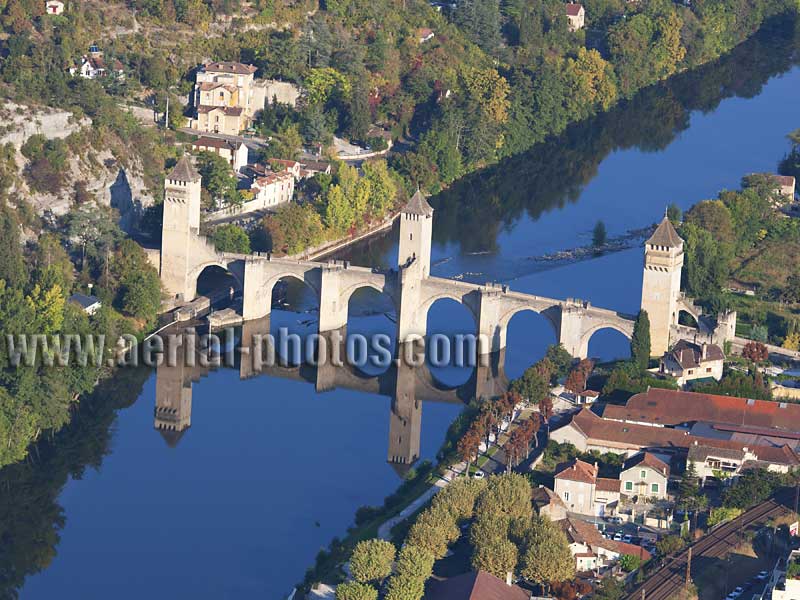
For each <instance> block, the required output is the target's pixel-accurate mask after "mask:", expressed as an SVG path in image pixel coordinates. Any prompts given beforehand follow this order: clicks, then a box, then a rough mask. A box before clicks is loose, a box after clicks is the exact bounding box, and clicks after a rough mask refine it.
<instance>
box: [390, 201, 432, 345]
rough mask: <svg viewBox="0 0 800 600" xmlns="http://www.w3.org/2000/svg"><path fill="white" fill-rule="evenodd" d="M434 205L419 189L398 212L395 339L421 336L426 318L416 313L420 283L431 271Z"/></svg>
mask: <svg viewBox="0 0 800 600" xmlns="http://www.w3.org/2000/svg"><path fill="white" fill-rule="evenodd" d="M432 235H433V208H431V205H430V204H428V201H427V200H426V199H425V196H423V195H422V192H420V191H419V190H417V191H416V193H415V194H414V195H413V196H412V197H411V200H409V202H408V204H406V206H405V208H403V210H402V211H401V213H400V243H399V245H398V246H399V247H398V253H397V265H398V267H399V269H400V310H399V314H398V316H397V317H398V318H397V341H398V342H399V343H402V342H404V341H407V340H408V339H409V337H410V336H416V335H419V336H424V335H425V328H426V325H427V324H426V322H425V320H424V316H421V315H419V314H417V311H418V309H419V297H420V286H421V282H422V280H423V279H427V278H428V277H429V276H430V273H431V236H432Z"/></svg>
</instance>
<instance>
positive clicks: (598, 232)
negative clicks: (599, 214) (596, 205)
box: [592, 221, 608, 248]
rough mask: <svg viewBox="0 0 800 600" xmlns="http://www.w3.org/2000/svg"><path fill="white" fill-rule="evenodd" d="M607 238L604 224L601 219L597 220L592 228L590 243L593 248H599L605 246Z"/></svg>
mask: <svg viewBox="0 0 800 600" xmlns="http://www.w3.org/2000/svg"><path fill="white" fill-rule="evenodd" d="M607 240H608V234H607V233H606V225H605V223H603V222H602V221H598V222H597V224H596V225H595V226H594V229H593V230H592V245H593V246H594V247H595V248H600V247H602V246H605V244H606V241H607Z"/></svg>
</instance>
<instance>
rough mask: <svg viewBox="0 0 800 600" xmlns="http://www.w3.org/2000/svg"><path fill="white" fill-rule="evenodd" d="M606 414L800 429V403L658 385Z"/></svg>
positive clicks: (661, 420)
mask: <svg viewBox="0 0 800 600" xmlns="http://www.w3.org/2000/svg"><path fill="white" fill-rule="evenodd" d="M603 417H604V418H606V419H615V420H619V421H635V422H643V423H653V424H656V425H664V426H670V425H672V426H674V425H679V424H681V423H688V422H693V421H703V422H706V423H723V424H726V425H742V426H745V427H764V428H770V429H772V430H778V431H773V435H780V430H783V431H788V432H795V433H796V432H797V431H798V430H800V404H790V403H781V402H771V401H769V400H749V399H747V398H736V397H733V396H717V395H714V394H699V393H696V392H681V391H675V390H662V389H656V388H651V389H649V390H648V391H646V392H643V393H641V394H636V395H635V396H632V397H631V398H630V399H629V400H628V403H627V404H626V405H625V406H614V405H609V406H606V408H605V410H604V411H603Z"/></svg>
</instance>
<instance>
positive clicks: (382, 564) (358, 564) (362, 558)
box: [350, 539, 396, 583]
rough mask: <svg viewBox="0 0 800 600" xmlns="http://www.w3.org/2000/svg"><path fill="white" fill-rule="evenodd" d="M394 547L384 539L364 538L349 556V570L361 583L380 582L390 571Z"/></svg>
mask: <svg viewBox="0 0 800 600" xmlns="http://www.w3.org/2000/svg"><path fill="white" fill-rule="evenodd" d="M395 552H396V551H395V547H394V545H393V544H392V543H391V542H387V541H386V540H379V539H372V540H364V541H361V542H359V543H358V544H356V547H355V548H354V549H353V553H352V555H351V556H350V572H351V573H352V574H353V578H354V579H355V580H356V581H359V582H361V583H369V582H373V581H375V582H380V581H382V580H383V579H385V578H386V577H388V576H389V574H390V573H391V572H392V563H393V562H394V557H395Z"/></svg>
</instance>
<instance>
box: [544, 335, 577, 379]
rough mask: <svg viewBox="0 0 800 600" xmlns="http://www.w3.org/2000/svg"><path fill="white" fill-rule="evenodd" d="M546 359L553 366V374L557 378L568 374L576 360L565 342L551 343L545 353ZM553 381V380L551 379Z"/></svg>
mask: <svg viewBox="0 0 800 600" xmlns="http://www.w3.org/2000/svg"><path fill="white" fill-rule="evenodd" d="M544 360H546V361H548V363H549V364H550V365H551V366H552V370H551V374H552V377H553V378H556V379H558V378H560V377H564V376H566V374H567V373H568V372H569V369H570V367H571V366H572V363H573V362H574V359H573V358H572V355H571V354H570V353H569V352H567V350H566V348H564V345H563V344H551V345H550V346H548V347H547V350H546V351H545V354H544V359H543V361H544ZM552 382H553V380H552V379H551V383H552Z"/></svg>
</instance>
